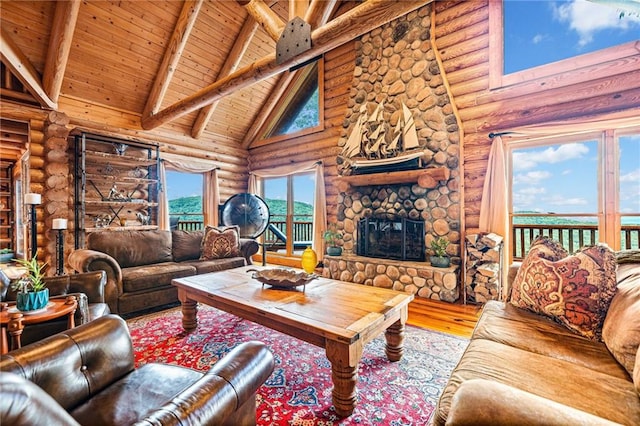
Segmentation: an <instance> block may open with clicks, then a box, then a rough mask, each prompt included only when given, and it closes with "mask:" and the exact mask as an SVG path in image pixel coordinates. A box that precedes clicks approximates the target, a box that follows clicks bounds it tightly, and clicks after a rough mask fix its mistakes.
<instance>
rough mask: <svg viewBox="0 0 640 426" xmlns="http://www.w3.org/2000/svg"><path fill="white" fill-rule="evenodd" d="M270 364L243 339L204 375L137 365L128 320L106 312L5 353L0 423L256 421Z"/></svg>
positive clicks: (260, 347) (259, 348) (0, 364)
mask: <svg viewBox="0 0 640 426" xmlns="http://www.w3.org/2000/svg"><path fill="white" fill-rule="evenodd" d="M273 368H274V361H273V355H272V354H271V352H270V351H269V349H268V348H267V347H266V346H265V345H264V344H262V343H260V342H246V343H243V344H241V345H239V346H237V347H236V348H234V349H233V350H232V351H231V352H230V353H229V354H227V355H226V356H225V357H223V358H222V359H221V360H219V361H218V362H217V363H216V364H215V365H213V366H212V367H211V369H210V370H209V371H207V372H206V373H200V372H197V371H195V370H191V369H188V368H184V367H179V366H176V365H168V364H153V363H152V364H144V365H142V366H140V367H139V368H137V369H135V368H134V352H133V346H132V343H131V338H130V336H129V330H128V328H127V324H126V323H125V322H124V320H123V319H122V318H120V317H118V316H116V315H108V316H105V317H102V318H99V319H97V320H95V321H92V322H91V324H86V325H83V326H79V327H76V328H74V329H72V330H69V331H66V332H64V333H60V334H56V335H55V336H51V337H48V338H47V339H44V340H42V341H40V342H38V343H34V344H33V345H29V346H26V347H23V348H21V349H18V350H16V351H13V352H10V353H9V354H7V355H3V356H2V357H0V371H2V374H0V424H2V425H14V426H21V425H66V426H70V425H78V424H80V425H92V426H99V425H130V424H137V425H159V424H162V425H178V424H193V425H234V426H236V425H253V424H255V422H256V402H255V394H256V391H257V390H258V388H259V387H260V386H261V385H262V384H263V383H264V382H265V380H266V379H267V378H268V377H269V375H270V374H271V373H272V371H273Z"/></svg>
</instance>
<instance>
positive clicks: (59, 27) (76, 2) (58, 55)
mask: <svg viewBox="0 0 640 426" xmlns="http://www.w3.org/2000/svg"><path fill="white" fill-rule="evenodd" d="M80 4H81V2H80V0H72V1H60V2H56V11H55V15H54V17H53V25H52V27H51V36H50V37H49V49H48V50H47V59H46V62H45V64H44V72H43V74H42V86H43V89H44V91H45V93H47V94H48V95H49V98H51V100H52V101H53V102H58V98H59V97H60V90H61V89H62V80H63V79H64V74H65V71H66V69H67V63H68V61H69V52H70V51H71V46H72V44H73V33H74V32H75V29H76V22H77V21H78V12H79V11H80Z"/></svg>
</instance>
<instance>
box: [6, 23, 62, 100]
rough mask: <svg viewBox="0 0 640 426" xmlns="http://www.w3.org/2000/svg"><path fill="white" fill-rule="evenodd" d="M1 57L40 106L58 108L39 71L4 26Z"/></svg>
mask: <svg viewBox="0 0 640 426" xmlns="http://www.w3.org/2000/svg"><path fill="white" fill-rule="evenodd" d="M0 59H1V60H2V62H4V64H5V65H6V66H7V67H8V68H9V69H10V70H11V72H12V73H13V74H14V75H15V76H16V77H18V79H19V80H20V81H21V82H22V84H23V85H24V87H25V88H26V89H27V90H29V92H30V93H31V94H32V95H33V96H34V97H35V98H36V100H37V101H38V103H39V104H40V106H42V107H43V108H48V109H57V107H58V105H57V103H56V102H54V101H53V100H51V98H49V95H47V92H45V90H44V88H43V87H42V83H41V79H40V75H39V74H38V71H36V69H35V67H34V66H33V64H32V63H31V61H29V58H27V56H26V55H25V54H24V53H23V52H22V51H21V50H20V48H19V47H18V45H17V44H15V42H14V41H13V39H12V38H11V37H10V36H9V34H8V33H7V31H6V30H5V29H4V28H1V29H0Z"/></svg>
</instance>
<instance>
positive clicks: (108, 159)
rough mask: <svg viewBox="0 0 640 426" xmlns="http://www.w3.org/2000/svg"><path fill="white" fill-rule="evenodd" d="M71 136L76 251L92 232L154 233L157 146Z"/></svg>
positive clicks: (84, 134) (111, 139)
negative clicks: (73, 161)
mask: <svg viewBox="0 0 640 426" xmlns="http://www.w3.org/2000/svg"><path fill="white" fill-rule="evenodd" d="M74 138H75V150H76V155H75V158H76V165H75V170H76V184H75V199H76V212H75V213H76V218H75V219H76V220H75V223H76V233H75V236H76V241H75V243H76V248H81V247H84V244H85V239H86V236H87V234H88V233H91V232H97V231H114V232H118V231H127V230H136V231H139V230H150V229H157V228H158V192H159V189H160V181H159V175H158V170H159V166H160V155H159V154H160V151H159V148H158V146H157V145H151V144H143V143H140V142H133V141H128V140H120V139H114V138H108V137H103V136H97V135H91V134H87V133H81V134H79V135H75V136H74Z"/></svg>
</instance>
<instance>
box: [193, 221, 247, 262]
mask: <svg viewBox="0 0 640 426" xmlns="http://www.w3.org/2000/svg"><path fill="white" fill-rule="evenodd" d="M238 256H241V253H240V228H239V227H238V226H227V227H222V228H216V227H213V226H207V227H206V228H205V231H204V238H202V248H201V250H200V259H201V260H213V259H223V258H226V257H238Z"/></svg>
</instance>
